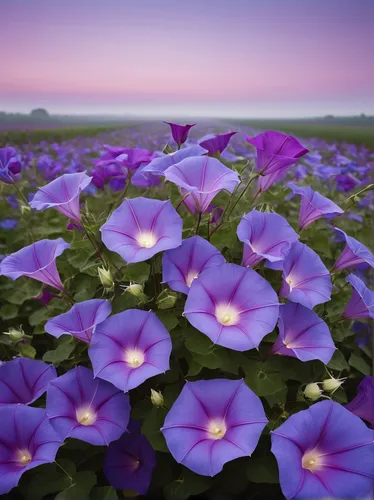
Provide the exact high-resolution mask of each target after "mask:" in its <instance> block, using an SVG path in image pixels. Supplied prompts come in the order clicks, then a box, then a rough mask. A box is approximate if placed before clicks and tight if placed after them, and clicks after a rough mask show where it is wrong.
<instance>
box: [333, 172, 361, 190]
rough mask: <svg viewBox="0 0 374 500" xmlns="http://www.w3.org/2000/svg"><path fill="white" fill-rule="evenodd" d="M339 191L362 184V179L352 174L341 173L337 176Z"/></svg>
mask: <svg viewBox="0 0 374 500" xmlns="http://www.w3.org/2000/svg"><path fill="white" fill-rule="evenodd" d="M335 180H336V183H337V189H338V191H344V192H347V191H352V189H354V188H355V187H357V186H358V185H359V184H360V181H359V180H358V179H357V178H356V177H355V176H354V175H352V174H341V175H337V176H335Z"/></svg>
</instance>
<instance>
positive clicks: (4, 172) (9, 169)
mask: <svg viewBox="0 0 374 500" xmlns="http://www.w3.org/2000/svg"><path fill="white" fill-rule="evenodd" d="M20 171H21V163H20V161H19V159H18V155H17V152H16V150H15V149H14V148H12V147H8V148H0V181H2V182H5V184H13V182H14V181H13V175H16V174H19V173H20Z"/></svg>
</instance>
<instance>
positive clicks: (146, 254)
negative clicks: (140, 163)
mask: <svg viewBox="0 0 374 500" xmlns="http://www.w3.org/2000/svg"><path fill="white" fill-rule="evenodd" d="M182 225H183V221H182V219H181V218H180V217H179V215H178V214H177V212H176V210H175V209H174V207H173V206H172V204H171V202H170V201H169V200H168V201H161V200H152V199H149V198H133V199H131V200H130V199H128V198H126V199H125V200H124V201H123V202H122V203H121V205H120V206H119V207H118V208H117V209H116V210H114V212H113V213H112V215H111V216H110V217H109V219H108V220H107V222H106V223H105V224H104V225H103V226H102V227H101V228H100V231H101V234H102V239H103V242H104V245H105V246H106V247H107V248H108V249H109V250H112V251H113V252H116V253H118V254H119V255H120V256H121V257H122V258H123V259H124V260H125V261H126V262H128V263H133V262H141V261H143V260H147V259H150V258H151V257H153V255H155V254H156V253H159V252H162V251H163V250H168V249H169V248H176V247H179V245H180V244H181V243H182Z"/></svg>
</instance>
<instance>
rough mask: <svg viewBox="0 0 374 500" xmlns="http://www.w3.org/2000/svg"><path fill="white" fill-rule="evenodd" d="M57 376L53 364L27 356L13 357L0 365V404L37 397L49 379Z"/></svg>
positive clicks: (22, 401) (23, 401)
mask: <svg viewBox="0 0 374 500" xmlns="http://www.w3.org/2000/svg"><path fill="white" fill-rule="evenodd" d="M56 377H57V374H56V370H55V368H54V366H53V365H47V364H46V363H43V361H37V360H35V359H29V358H15V359H12V360H11V361H7V362H6V363H4V364H3V365H1V366H0V406H2V405H9V404H16V403H23V404H29V403H32V402H33V401H35V400H36V399H38V398H39V397H40V396H41V395H42V394H44V392H45V391H46V389H47V385H48V383H49V381H50V380H53V379H54V378H56Z"/></svg>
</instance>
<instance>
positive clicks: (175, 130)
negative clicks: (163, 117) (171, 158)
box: [164, 122, 196, 148]
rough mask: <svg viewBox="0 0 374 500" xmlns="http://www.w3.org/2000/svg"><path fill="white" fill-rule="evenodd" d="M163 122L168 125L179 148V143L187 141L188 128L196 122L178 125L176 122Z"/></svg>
mask: <svg viewBox="0 0 374 500" xmlns="http://www.w3.org/2000/svg"><path fill="white" fill-rule="evenodd" d="M164 123H167V124H168V125H170V128H171V134H172V136H173V139H174V141H175V142H176V143H177V145H178V148H180V147H181V145H182V144H184V143H185V142H186V141H187V138H188V133H189V131H190V129H191V128H192V127H194V126H195V125H196V123H194V124H193V125H178V124H176V123H171V122H164Z"/></svg>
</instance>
